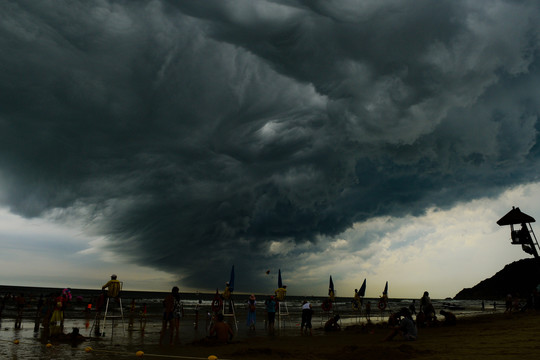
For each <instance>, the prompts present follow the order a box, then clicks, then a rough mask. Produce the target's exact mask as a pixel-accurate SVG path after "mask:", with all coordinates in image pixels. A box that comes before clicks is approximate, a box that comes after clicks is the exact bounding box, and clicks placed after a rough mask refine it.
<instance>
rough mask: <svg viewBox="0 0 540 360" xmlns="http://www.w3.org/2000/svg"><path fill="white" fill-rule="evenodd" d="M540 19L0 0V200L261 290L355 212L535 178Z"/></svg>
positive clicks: (145, 260)
mask: <svg viewBox="0 0 540 360" xmlns="http://www.w3.org/2000/svg"><path fill="white" fill-rule="evenodd" d="M538 24H540V4H538V3H537V2H535V1H510V0H508V1H502V0H501V1H482V2H477V1H437V2H433V1H414V2H409V1H390V0H388V1H345V0H342V1H337V0H336V1H330V0H324V1H300V0H298V1H292V0H291V1H286V0H282V1H252V0H245V1H211V0H205V1H196V2H195V1H170V2H169V1H152V2H146V1H93V2H77V1H65V2H61V1H18V2H10V1H4V2H2V3H0V49H1V55H0V203H1V204H2V205H3V206H7V207H9V209H10V211H11V212H13V213H15V214H18V215H21V216H24V217H27V218H34V217H44V216H49V217H50V216H54V217H55V219H56V220H57V221H59V222H62V221H77V222H80V224H81V227H82V228H83V229H84V231H86V232H87V233H89V234H93V235H96V236H101V237H103V238H105V239H106V244H105V245H104V246H105V247H106V249H107V250H108V251H113V252H116V253H118V254H119V256H121V257H122V258H124V259H126V260H127V261H130V262H133V263H137V264H144V265H145V266H150V267H153V268H156V269H159V270H164V271H167V272H170V273H172V274H177V275H178V277H179V278H181V279H182V281H183V284H185V285H187V286H194V287H195V286H196V287H205V286H208V288H212V286H215V284H216V279H218V283H219V284H221V283H222V281H223V280H225V279H224V275H223V274H224V273H225V274H226V273H228V271H229V269H230V266H231V265H232V264H235V266H236V267H237V269H241V275H240V276H241V277H242V279H243V280H242V283H243V284H245V285H240V284H239V287H240V289H239V290H241V289H242V286H245V287H248V286H247V285H246V284H249V289H250V290H263V289H257V282H256V280H257V279H258V277H260V276H264V271H262V269H266V268H270V267H272V268H276V269H277V268H278V267H280V268H282V269H285V271H289V272H294V271H295V270H296V269H297V268H298V267H300V266H302V265H305V264H299V263H297V262H295V259H297V257H298V256H299V254H304V255H305V254H306V253H309V252H310V251H321V249H324V247H325V246H328V241H326V240H325V239H330V238H332V237H334V236H337V235H339V234H342V233H343V232H345V231H346V230H347V229H350V228H351V227H352V226H353V224H355V223H356V222H360V221H366V220H368V219H371V218H374V217H377V216H384V215H391V216H396V217H403V216H407V215H411V214H412V215H418V214H423V213H424V212H425V211H426V209H428V208H430V207H439V208H448V207H450V206H452V205H454V204H456V203H458V202H463V201H468V200H471V199H476V198H482V197H490V196H495V195H496V194H498V193H499V192H500V191H502V190H504V189H507V188H511V187H514V186H517V185H520V184H525V183H529V182H533V181H538V173H539V165H540V163H539V147H538V131H537V129H538V127H539V122H538V114H539V111H540V109H539V102H538V99H540V86H539V85H538V84H540V76H539V75H540V68H539V66H540V59H539V50H540V26H539V25H538ZM44 241H46V240H44ZM354 241H355V242H356V243H357V246H358V247H362V246H366V247H367V246H368V245H369V243H370V242H372V241H376V237H361V238H357V239H354ZM208 264H211V266H208ZM225 278H226V276H225ZM206 284H208V285H206ZM246 290H247V289H246Z"/></svg>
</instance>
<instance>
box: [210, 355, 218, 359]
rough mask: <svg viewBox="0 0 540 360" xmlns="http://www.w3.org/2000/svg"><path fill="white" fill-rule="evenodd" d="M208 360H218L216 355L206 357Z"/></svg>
mask: <svg viewBox="0 0 540 360" xmlns="http://www.w3.org/2000/svg"><path fill="white" fill-rule="evenodd" d="M208 360H218V358H217V356H216V355H210V356H209V357H208Z"/></svg>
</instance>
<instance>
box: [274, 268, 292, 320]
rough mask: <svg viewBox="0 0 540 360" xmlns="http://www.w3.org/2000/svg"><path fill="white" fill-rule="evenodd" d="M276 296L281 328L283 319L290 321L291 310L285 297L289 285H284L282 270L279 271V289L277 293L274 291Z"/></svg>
mask: <svg viewBox="0 0 540 360" xmlns="http://www.w3.org/2000/svg"><path fill="white" fill-rule="evenodd" d="M274 294H275V295H276V301H277V303H278V313H277V315H278V326H281V321H282V318H283V317H287V319H289V321H290V318H289V308H288V306H287V302H286V301H285V297H286V295H287V285H283V281H282V280H281V269H279V270H278V288H277V290H276V291H274ZM283 320H284V319H283Z"/></svg>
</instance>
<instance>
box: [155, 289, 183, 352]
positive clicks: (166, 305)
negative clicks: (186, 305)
mask: <svg viewBox="0 0 540 360" xmlns="http://www.w3.org/2000/svg"><path fill="white" fill-rule="evenodd" d="M179 291H180V289H179V288H178V286H175V287H173V288H172V290H171V293H170V294H169V295H167V296H166V297H165V299H163V323H162V326H161V333H160V336H159V345H161V344H162V342H163V337H164V336H165V333H166V332H167V325H168V327H169V331H170V334H171V335H170V339H169V340H170V341H169V343H170V345H173V344H174V342H173V338H174V340H176V341H177V342H179V341H180V339H179V334H178V331H179V329H180V317H181V312H182V309H181V307H182V306H181V304H180V294H179Z"/></svg>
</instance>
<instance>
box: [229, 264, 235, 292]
mask: <svg viewBox="0 0 540 360" xmlns="http://www.w3.org/2000/svg"><path fill="white" fill-rule="evenodd" d="M229 290H230V292H231V293H232V292H233V290H234V265H233V266H232V269H231V279H230V280H229Z"/></svg>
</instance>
